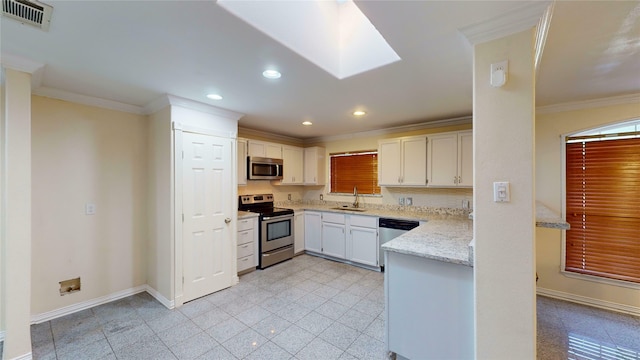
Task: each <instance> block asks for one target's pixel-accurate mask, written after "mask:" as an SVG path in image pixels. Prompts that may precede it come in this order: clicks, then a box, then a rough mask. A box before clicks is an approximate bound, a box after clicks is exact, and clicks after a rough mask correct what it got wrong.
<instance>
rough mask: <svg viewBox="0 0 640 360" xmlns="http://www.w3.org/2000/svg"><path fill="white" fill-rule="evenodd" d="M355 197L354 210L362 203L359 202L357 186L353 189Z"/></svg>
mask: <svg viewBox="0 0 640 360" xmlns="http://www.w3.org/2000/svg"><path fill="white" fill-rule="evenodd" d="M353 196H355V197H356V201H354V203H353V204H352V205H353V207H354V208H357V207H359V206H360V203H359V202H358V187H356V186H354V187H353Z"/></svg>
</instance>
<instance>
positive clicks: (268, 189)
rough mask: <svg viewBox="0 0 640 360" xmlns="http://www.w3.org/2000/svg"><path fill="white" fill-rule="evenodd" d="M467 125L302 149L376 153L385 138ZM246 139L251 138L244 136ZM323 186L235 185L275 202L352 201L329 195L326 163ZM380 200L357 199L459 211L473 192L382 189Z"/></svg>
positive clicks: (453, 128) (462, 127) (242, 191)
mask: <svg viewBox="0 0 640 360" xmlns="http://www.w3.org/2000/svg"><path fill="white" fill-rule="evenodd" d="M469 129H471V124H467V125H456V126H443V127H438V128H429V129H423V130H416V131H404V132H395V133H388V134H381V135H377V136H358V134H354V135H353V136H351V137H349V138H344V139H338V140H329V141H313V142H312V143H310V144H306V145H305V146H322V147H324V148H325V151H326V155H327V159H328V156H329V154H331V153H338V152H346V151H361V150H376V149H377V148H378V140H380V139H388V138H395V137H402V136H413V135H422V134H432V133H439V132H447V131H459V130H469ZM248 138H249V139H252V138H255V137H251V136H249V137H248ZM255 139H256V140H266V141H272V142H279V141H277V140H274V139H269V138H268V137H267V136H266V135H265V136H264V137H261V138H260V139H258V138H255ZM326 166H327V170H326V176H327V178H326V184H327V185H325V186H291V185H289V186H280V185H271V182H269V181H264V180H258V181H255V180H249V181H247V185H246V186H238V193H239V194H258V193H273V194H274V198H275V201H276V202H277V201H286V200H287V198H288V197H287V195H289V194H291V198H292V200H305V201H312V200H320V194H322V195H323V198H324V200H325V201H338V202H352V201H353V197H352V196H344V195H331V194H330V190H331V185H330V184H329V180H330V171H329V163H328V162H327V164H326ZM381 192H382V196H381V197H368V196H362V197H360V198H359V201H360V203H361V204H388V205H390V204H398V199H399V198H400V197H407V196H411V197H412V198H413V204H414V205H415V206H429V207H451V208H461V207H462V201H463V200H468V201H470V202H471V201H472V198H473V190H472V189H432V188H410V187H404V188H403V187H397V188H389V187H383V188H382V191H381Z"/></svg>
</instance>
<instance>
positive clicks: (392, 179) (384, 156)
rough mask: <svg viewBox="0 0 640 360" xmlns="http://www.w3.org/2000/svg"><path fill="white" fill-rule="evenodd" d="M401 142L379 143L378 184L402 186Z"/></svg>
mask: <svg viewBox="0 0 640 360" xmlns="http://www.w3.org/2000/svg"><path fill="white" fill-rule="evenodd" d="M400 178H401V174H400V140H383V141H380V142H378V184H379V185H399V184H400V180H401V179H400Z"/></svg>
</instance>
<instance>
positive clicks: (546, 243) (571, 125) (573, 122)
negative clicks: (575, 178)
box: [536, 103, 640, 311]
mask: <svg viewBox="0 0 640 360" xmlns="http://www.w3.org/2000/svg"><path fill="white" fill-rule="evenodd" d="M638 118H640V105H639V104H638V103H633V104H625V105H615V106H606V107H599V108H590V109H584V110H575V111H564V112H557V113H552V114H539V115H537V116H536V197H537V200H539V201H541V202H542V203H544V204H545V205H546V206H548V207H549V208H551V209H553V210H555V211H556V212H558V213H561V212H562V196H563V193H562V192H563V190H562V184H563V182H562V166H563V161H562V155H561V149H562V147H563V146H564V143H563V140H562V137H561V136H562V135H567V134H571V133H574V132H577V131H581V130H587V129H591V128H594V127H599V126H603V125H610V124H615V123H618V122H622V121H625V120H632V119H638ZM536 252H537V254H538V258H537V263H536V265H537V271H538V275H539V276H540V280H539V281H538V288H542V289H544V290H551V291H554V292H560V293H569V294H572V295H573V296H578V297H584V299H581V300H583V301H587V302H589V301H591V300H595V302H594V304H595V305H603V304H602V303H601V302H611V303H614V306H615V304H619V305H622V307H623V308H624V306H631V307H635V309H636V311H638V309H640V289H630V288H626V287H621V286H612V285H608V284H603V283H598V282H593V281H585V280H580V279H575V278H569V277H566V276H564V275H562V274H561V273H560V268H561V258H562V232H561V231H558V230H550V229H538V230H537V231H536ZM557 295H562V294H557Z"/></svg>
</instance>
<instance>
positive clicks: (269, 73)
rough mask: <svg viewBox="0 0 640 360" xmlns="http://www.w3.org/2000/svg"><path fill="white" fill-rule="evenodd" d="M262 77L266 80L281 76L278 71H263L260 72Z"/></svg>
mask: <svg viewBox="0 0 640 360" xmlns="http://www.w3.org/2000/svg"><path fill="white" fill-rule="evenodd" d="M262 76H264V77H266V78H267V79H279V78H280V77H281V76H282V74H280V72H279V71H278V70H265V71H263V72H262Z"/></svg>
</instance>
